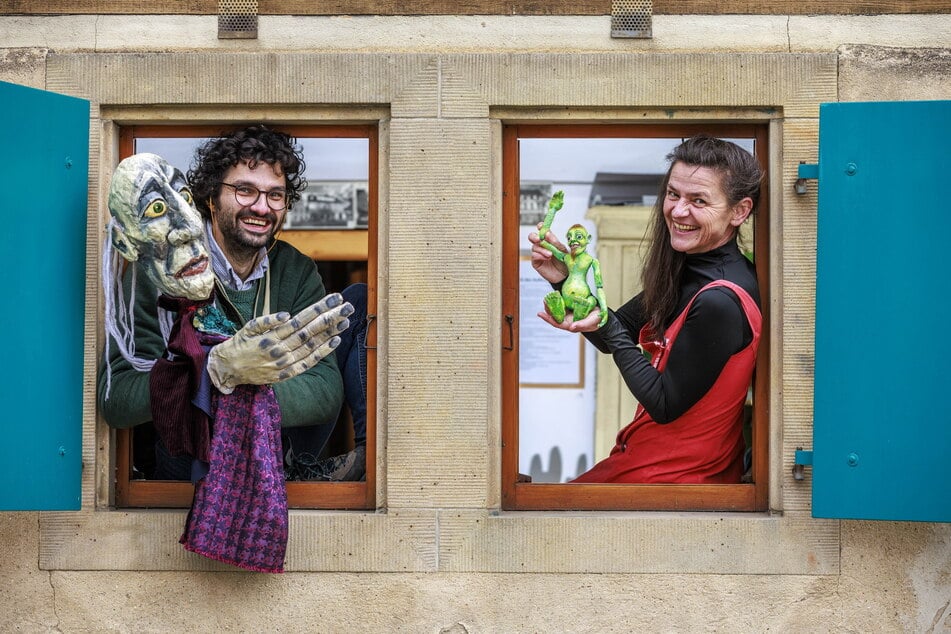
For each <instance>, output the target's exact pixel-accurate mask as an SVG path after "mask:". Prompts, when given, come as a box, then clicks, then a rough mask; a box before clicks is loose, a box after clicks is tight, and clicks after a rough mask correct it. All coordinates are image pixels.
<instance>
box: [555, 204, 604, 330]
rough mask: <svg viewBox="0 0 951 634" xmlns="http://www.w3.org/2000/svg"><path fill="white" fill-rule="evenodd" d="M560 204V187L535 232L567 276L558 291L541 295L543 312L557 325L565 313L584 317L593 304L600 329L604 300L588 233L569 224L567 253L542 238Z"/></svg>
mask: <svg viewBox="0 0 951 634" xmlns="http://www.w3.org/2000/svg"><path fill="white" fill-rule="evenodd" d="M564 204H565V192H563V191H561V190H559V191H557V192H555V194H554V195H553V196H552V197H551V200H550V201H549V202H548V213H547V214H545V221H544V222H543V223H542V226H541V228H540V229H539V230H538V235H539V236H541V237H542V238H543V239H542V241H541V245H542V246H543V247H545V248H546V249H548V250H549V251H551V253H552V255H554V256H555V258H557V259H558V261H559V262H563V263H564V264H565V266H566V267H568V277H567V278H565V281H564V282H562V285H561V291H560V292H559V291H552V292H551V293H548V295H546V296H545V311H546V312H547V313H548V314H549V315H551V317H552V319H554V320H555V321H556V322H558V323H559V324H560V323H562V322H563V321H564V320H565V316H566V315H567V314H568V313H569V312H570V313H571V314H572V318H573V319H574V320H576V321H578V320H581V319H584V318H585V317H587V316H588V315H589V314H590V313H591V311H592V310H594V308H595V306H597V307H598V309H599V314H600V315H601V321H600V322H598V327H599V328H600V327H602V326H604V324H606V323H607V321H608V302H607V299H606V298H605V296H604V288H603V286H602V280H601V263H600V262H598V259H597V258H595V257H593V256H591V255H590V254H589V253H588V252H587V249H588V243H589V242H590V241H591V234H590V233H588V230H587V229H585V228H584V227H583V226H581V225H572V226H571V228H570V229H568V235H567V238H568V252H567V253H565V252H564V251H562V250H561V249H559V248H557V247H555V246H554V245H553V244H551V243H550V242H548V241H547V240H545V239H544V237H545V236H546V235H548V231H549V230H550V229H551V223H552V222H553V221H554V220H555V214H556V213H558V211H559V210H561V208H562V207H563V206H564ZM589 270H593V271H594V284H595V293H592V292H591V287H590V286H589V285H588V271H589Z"/></svg>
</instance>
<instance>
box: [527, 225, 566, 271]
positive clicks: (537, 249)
mask: <svg viewBox="0 0 951 634" xmlns="http://www.w3.org/2000/svg"><path fill="white" fill-rule="evenodd" d="M539 228H540V227H539ZM528 241H529V242H531V243H532V267H534V269H535V270H536V271H538V274H539V275H541V276H542V277H543V278H544V279H546V280H548V282H550V283H551V284H557V283H558V282H562V281H564V279H565V278H566V277H568V267H567V266H565V263H564V262H562V261H560V260H559V259H558V258H556V257H555V254H554V253H552V252H551V251H549V250H548V249H546V248H545V247H544V246H542V244H541V241H542V238H541V237H539V235H538V234H537V233H530V234H528ZM545 241H546V242H548V243H549V244H551V245H552V246H553V247H555V248H556V249H559V250H560V251H561V252H563V253H568V249H567V247H565V245H564V244H562V243H561V242H560V241H559V240H558V238H556V237H555V234H554V233H552V232H551V231H549V232H548V235H547V236H545Z"/></svg>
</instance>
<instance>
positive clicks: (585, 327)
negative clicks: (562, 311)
mask: <svg viewBox="0 0 951 634" xmlns="http://www.w3.org/2000/svg"><path fill="white" fill-rule="evenodd" d="M538 316H539V317H541V318H542V319H543V320H544V321H546V322H548V323H549V324H551V325H552V326H554V327H555V328H558V329H560V330H567V331H568V332H594V331H595V330H597V329H598V328H599V327H600V321H601V315H600V313H598V311H596V310H593V311H591V313H590V314H589V315H588V316H587V317H585V318H584V319H581V320H578V321H575V320H574V317H573V316H572V314H571V313H570V312H569V313H568V314H567V315H565V320H564V321H563V322H561V323H560V324H559V323H558V322H557V321H555V320H554V319H552V316H551V315H549V314H548V313H546V312H545V311H542V312H540V313H538Z"/></svg>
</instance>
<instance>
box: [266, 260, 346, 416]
mask: <svg viewBox="0 0 951 634" xmlns="http://www.w3.org/2000/svg"><path fill="white" fill-rule="evenodd" d="M278 244H279V245H280V246H281V247H284V248H282V249H281V250H277V251H276V252H274V253H273V256H274V257H273V258H272V262H271V264H272V269H271V273H272V279H271V284H272V288H271V292H272V293H276V297H277V304H276V306H275V307H274V308H275V312H277V311H281V310H286V311H287V312H289V313H291V314H292V315H296V314H297V313H298V312H300V311H301V310H303V309H304V308H306V307H308V306H310V305H311V304H313V303H314V302H317V301H320V300H321V299H323V297H324V296H325V295H326V294H327V291H326V290H325V288H324V283H323V280H322V279H321V277H320V273H318V271H317V265H316V264H315V263H314V261H313V260H311V259H310V258H308V257H306V256H304V255H303V254H301V253H300V252H298V251H297V250H296V249H293V248H292V247H290V245H286V244H284V243H280V242H279V243H278ZM273 387H274V394H275V396H277V402H278V404H279V405H280V407H281V424H282V425H283V426H284V427H301V426H304V425H324V424H328V423H334V422H336V420H337V416H338V415H339V414H340V408H341V406H342V405H343V379H342V378H341V376H340V370H339V369H338V368H337V360H336V358H335V355H333V354H331V355H329V356H327V357H324V358H323V359H321V360H320V362H319V363H318V364H317V365H315V366H314V367H313V368H311V369H310V370H308V371H306V372H304V373H303V374H300V375H298V376H296V377H294V378H293V379H288V380H287V381H282V382H280V383H275V384H274V386H273Z"/></svg>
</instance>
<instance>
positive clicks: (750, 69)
mask: <svg viewBox="0 0 951 634" xmlns="http://www.w3.org/2000/svg"><path fill="white" fill-rule="evenodd" d="M259 31H260V37H259V40H251V41H241V40H236V41H218V40H217V39H216V24H215V22H214V18H212V17H167V16H149V17H148V18H146V19H140V18H137V17H135V16H124V17H123V16H62V17H28V18H18V17H9V16H7V17H4V16H0V42H2V43H3V44H2V45H3V46H4V47H6V48H3V49H0V79H2V80H5V81H12V82H16V83H22V84H26V85H31V86H35V87H40V88H46V89H49V90H56V91H58V92H66V93H68V94H74V95H77V96H81V97H84V98H87V99H90V101H91V102H92V104H93V111H92V117H93V121H92V122H91V123H92V125H91V131H92V141H91V146H92V148H93V153H92V157H93V158H92V161H91V162H92V165H91V168H90V174H91V184H92V187H91V194H90V214H89V218H90V219H89V223H90V224H89V228H90V232H89V233H90V242H89V245H88V250H89V253H90V259H89V265H88V270H87V280H88V281H89V283H91V286H88V287H89V288H93V289H94V288H96V287H97V286H96V285H97V284H98V268H97V262H98V260H97V258H96V256H95V254H96V253H97V249H98V243H99V238H100V231H101V227H102V224H103V216H102V214H103V213H104V210H103V209H102V205H101V203H100V202H99V201H100V200H101V198H102V196H101V195H102V192H103V191H104V187H105V184H104V183H103V182H102V174H107V173H108V170H109V169H110V166H111V165H114V161H115V157H114V155H113V149H112V148H113V147H114V141H115V138H114V135H115V130H116V127H115V125H116V124H115V122H116V121H120V120H121V121H123V122H128V121H136V120H149V121H152V120H157V119H163V120H168V119H169V117H171V118H172V119H174V120H180V121H183V122H187V121H191V120H199V119H202V118H204V117H207V116H208V113H210V112H211V113H215V115H214V116H216V117H220V118H224V119H237V120H240V119H242V118H245V117H247V116H248V113H249V112H251V113H255V112H257V113H260V112H262V111H264V112H266V111H267V109H266V108H267V107H270V108H272V112H273V111H275V110H278V111H279V112H280V117H281V118H282V120H287V121H306V120H308V119H309V118H312V117H314V116H315V115H314V110H313V108H314V104H321V108H322V110H321V113H322V116H326V113H327V109H328V108H329V110H330V112H332V113H333V114H332V116H335V117H338V118H348V117H356V118H366V117H376V118H377V120H378V121H379V122H380V125H381V148H382V151H383V152H384V153H385V156H386V160H383V159H382V156H383V155H381V165H386V166H387V167H385V168H384V170H383V172H384V174H383V175H382V176H381V181H382V183H381V190H382V191H381V201H380V206H381V209H380V210H381V218H382V219H385V220H381V227H380V253H381V261H380V280H381V283H380V292H381V316H382V318H381V323H385V324H386V325H385V331H383V332H381V351H380V354H381V356H382V357H384V358H385V359H386V363H385V364H381V366H382V365H385V368H384V369H381V371H380V376H379V377H378V378H379V386H380V402H381V404H382V405H381V408H382V411H381V412H380V414H381V417H380V418H381V421H384V423H382V424H381V425H380V428H379V429H378V443H379V445H378V446H380V447H381V451H380V458H379V465H378V467H379V469H378V471H379V473H380V474H381V477H380V479H379V483H378V492H377V493H378V494H377V499H378V500H379V501H380V503H381V509H380V511H379V512H367V513H354V512H350V513H334V512H303V511H297V512H293V513H292V524H291V531H292V541H291V544H290V546H291V549H290V552H289V556H288V569H289V571H290V572H288V573H286V574H284V575H280V576H267V575H256V574H248V573H243V572H234V571H231V570H226V569H225V568H224V567H215V566H213V565H211V564H208V563H207V562H205V561H203V560H199V559H197V558H194V557H188V556H186V554H185V553H183V551H182V550H181V548H180V547H179V546H178V544H177V537H178V531H180V528H181V525H182V520H183V513H182V512H179V511H115V510H111V509H110V508H109V486H108V482H107V481H106V476H105V475H104V474H107V473H108V472H109V471H108V468H107V466H108V465H109V460H110V456H109V450H108V430H107V429H106V428H105V427H104V426H103V425H102V424H101V422H99V421H97V419H96V415H95V411H94V409H95V408H94V406H93V405H92V403H93V401H94V399H93V398H92V396H91V395H89V396H88V397H87V398H88V401H87V404H86V414H85V416H84V437H83V442H84V450H83V451H84V455H83V459H84V463H85V464H86V465H94V466H95V468H87V469H86V470H85V471H84V476H83V478H84V480H83V510H82V511H80V512H78V513H70V514H67V513H62V514H60V513H6V514H0V537H2V539H0V555H2V558H0V559H2V561H3V562H4V563H3V564H0V588H3V590H2V591H0V615H2V616H0V629H3V630H5V631H9V630H12V631H44V630H60V631H68V632H74V631H122V632H125V631H128V632H138V631H184V630H197V631H206V630H207V631H211V630H236V631H259V630H281V631H296V630H304V629H312V630H316V631H397V630H403V631H434V632H435V631H446V632H465V631H472V632H476V631H556V632H561V631H599V632H600V631H619V632H627V631H670V630H712V631H718V630H735V631H766V630H779V631H816V630H818V631H837V630H843V629H846V630H852V631H943V630H948V629H951V608H949V603H951V548H949V539H951V529H949V526H948V525H946V524H917V523H898V522H858V521H830V520H814V519H812V518H811V517H810V513H809V510H810V502H809V495H808V488H807V487H804V486H803V485H802V484H797V483H795V482H793V481H792V479H791V477H790V476H789V466H790V464H789V463H790V461H791V457H792V456H791V450H792V449H793V448H794V447H795V445H796V443H797V442H800V444H801V439H803V438H806V439H808V438H809V433H810V430H811V420H810V414H811V410H810V407H811V385H812V384H811V375H810V371H809V366H808V364H802V363H797V360H799V359H802V358H804V357H805V358H807V357H808V355H809V349H810V345H811V338H812V334H811V331H810V319H811V314H812V310H813V308H812V307H813V303H812V302H813V299H812V298H813V297H814V295H813V293H814V289H813V288H812V287H811V286H810V285H808V284H805V285H804V284H802V280H803V279H807V280H808V279H814V245H815V197H814V195H812V196H809V195H807V196H799V197H797V196H795V195H793V194H792V193H791V187H789V186H788V185H789V184H790V183H791V182H792V180H794V179H795V176H794V174H795V169H796V165H798V163H799V161H807V162H814V161H815V159H816V154H815V152H816V138H817V116H818V115H817V109H818V104H819V103H820V102H823V101H836V100H841V101H853V100H856V101H857V100H902V99H948V98H951V72H949V71H951V55H949V53H948V50H947V42H949V41H951V38H949V35H951V16H948V15H931V16H857V17H843V16H825V17H803V16H720V17H714V16H655V18H654V38H653V40H648V41H637V40H626V41H625V40H611V39H610V38H609V37H608V34H609V24H608V19H607V18H606V17H605V18H599V17H585V18H575V17H572V18H565V17H561V18H544V17H539V18H529V17H518V18H515V17H512V18H509V17H502V16H495V17H478V16H476V17H428V18H423V17H417V18H346V17H339V18H291V17H286V18H262V20H261V25H260V29H259ZM235 69H237V70H238V71H240V72H242V73H250V75H251V76H255V77H259V78H261V81H260V82H259V83H258V84H256V85H255V87H254V89H253V90H250V89H243V88H241V87H235V85H234V83H233V82H229V81H228V77H229V76H230V74H231V73H233V72H234V71H235ZM710 77H717V78H719V79H720V81H717V82H714V81H705V78H710ZM142 78H149V81H148V82H143V81H142ZM173 78H175V79H178V80H181V79H183V78H184V80H185V81H178V82H173V81H171V80H172V79H173ZM546 78H549V79H550V78H555V79H557V82H553V81H546ZM698 78H699V80H698ZM169 86H185V87H186V88H181V87H179V88H175V89H167V87H169ZM671 86H675V87H676V90H675V91H671V90H670V88H669V87H671ZM155 87H163V88H165V89H163V90H162V92H161V97H160V98H157V97H156V96H155V95H156V90H155ZM269 104H276V105H273V106H269ZM262 105H263V106H265V109H264V110H261V109H260V106H262ZM553 105H561V106H562V107H561V108H560V110H561V114H552V110H551V106H553ZM701 107H702V108H703V114H702V116H703V117H705V118H707V119H711V118H712V119H713V120H716V119H718V118H726V117H736V116H742V117H748V118H757V117H758V118H760V120H763V121H767V122H769V123H770V125H771V134H774V135H775V138H776V139H777V141H778V143H779V146H780V150H778V151H777V152H776V157H775V160H776V161H780V163H777V165H781V168H780V169H775V170H774V172H775V174H774V175H773V176H771V178H773V179H775V182H772V181H771V187H770V190H771V192H773V196H774V201H773V205H774V208H777V209H779V210H780V213H779V214H777V215H776V217H777V218H779V220H778V222H779V223H781V224H778V225H777V226H776V227H774V228H773V230H774V231H776V232H777V235H778V234H780V233H781V234H782V235H783V236H784V239H783V252H782V257H781V258H776V260H777V262H776V264H775V266H776V271H775V275H774V276H773V277H774V278H775V279H776V280H777V287H776V288H774V290H773V292H774V293H775V294H776V296H778V297H779V301H778V306H777V307H776V308H775V309H774V310H775V313H774V315H773V317H774V319H773V322H774V329H775V332H774V336H773V337H772V341H773V346H774V349H775V354H774V358H776V359H779V361H778V362H777V364H776V365H777V369H776V388H775V394H774V395H773V396H772V399H773V401H774V403H775V405H776V406H775V407H774V411H776V412H777V414H776V415H775V417H774V420H775V430H774V433H775V442H773V443H771V444H772V445H773V446H774V452H775V453H774V455H773V456H771V464H772V471H771V487H770V489H771V492H772V493H771V499H770V508H771V509H772V510H773V512H772V513H769V514H763V515H761V516H756V517H749V516H744V515H724V514H672V513H587V514H583V513H582V514H579V513H529V514H518V513H499V512H498V505H499V500H498V496H499V479H500V476H499V473H498V466H497V465H498V463H499V460H498V457H499V454H498V451H499V450H498V449H497V446H498V434H499V425H500V421H499V407H498V381H497V379H496V377H497V375H498V368H499V359H498V353H497V352H493V351H497V350H498V349H499V347H500V346H499V345H498V344H499V336H500V335H499V331H498V326H497V324H496V323H495V317H494V316H495V315H498V313H499V311H498V309H497V308H498V301H499V299H498V295H499V293H498V292H497V288H498V284H499V271H498V270H497V267H495V266H494V265H492V264H491V263H492V262H496V261H497V260H498V257H497V256H498V249H499V247H498V243H499V241H498V235H497V234H498V231H499V224H500V223H499V213H500V212H499V208H500V203H499V200H498V196H499V194H498V191H499V186H498V178H499V161H500V153H499V152H500V150H499V131H500V125H501V124H500V122H501V121H503V120H506V117H512V116H514V113H518V115H519V116H529V117H531V116H540V115H533V114H532V113H533V109H542V108H544V109H546V114H545V115H544V117H546V118H547V119H554V120H559V119H560V118H563V119H570V118H575V119H578V118H592V117H602V118H610V119H612V120H614V119H617V120H625V119H637V120H643V119H644V118H645V117H647V118H648V119H650V118H656V119H658V120H661V119H662V118H664V117H669V116H671V114H670V113H671V112H672V113H673V116H675V117H682V118H685V119H689V118H691V117H697V116H701V115H698V114H696V110H697V109H698V108H701ZM384 211H385V213H384ZM447 223H448V224H449V226H453V227H455V228H456V231H454V232H453V234H452V235H447V234H446V232H445V231H444V229H443V227H445V226H447ZM420 227H423V229H422V230H420ZM460 236H462V237H464V238H465V239H472V240H474V241H476V242H479V243H485V244H489V245H492V246H490V247H489V255H490V256H493V257H490V258H489V259H487V260H484V261H480V262H471V261H470V262H465V263H463V262H459V261H457V260H456V259H455V258H454V257H453V256H452V252H453V251H454V248H453V247H456V246H458V245H456V244H455V242H454V241H455V240H458V239H460V238H459V237H460ZM426 243H434V244H444V245H445V246H446V250H445V252H439V253H437V254H436V255H435V256H434V257H435V261H431V262H429V263H426V264H425V266H424V265H423V263H421V262H419V260H418V259H416V258H414V257H412V256H413V255H414V254H416V253H418V252H419V250H420V249H421V248H422V247H423V246H424V245H425V244H426ZM433 266H435V267H436V269H437V270H439V271H441V276H433V275H432V274H431V270H432V268H433ZM473 266H475V269H473ZM473 271H475V272H476V273H477V275H473ZM485 280H488V283H486V282H485ZM794 281H795V282H796V283H793V282H794ZM410 294H412V295H413V296H414V297H415V298H417V299H416V301H417V302H418V305H425V306H427V307H428V308H429V309H428V310H426V311H420V310H418V309H416V308H414V307H413V306H412V305H409V304H407V303H404V302H401V301H400V300H401V299H402V298H403V297H404V296H408V295H410ZM91 303H92V304H94V303H93V302H91ZM447 319H455V320H457V321H460V322H461V323H465V324H466V327H465V328H460V329H459V333H458V334H459V336H460V339H459V340H458V342H457V343H454V344H452V345H451V346H449V348H448V349H443V348H441V347H439V346H436V345H432V346H425V345H424V346H422V347H421V346H420V345H419V341H420V340H423V341H425V340H426V339H427V337H431V338H432V337H437V336H438V334H439V333H440V332H441V328H442V324H443V323H445V321H446V320H447ZM98 320H99V315H98V310H97V309H96V307H95V306H91V307H90V310H89V312H88V314H87V333H88V336H87V340H88V342H89V343H88V346H89V347H90V354H88V355H87V356H88V358H89V359H92V360H93V361H91V362H90V364H89V367H88V368H87V378H88V377H90V376H92V375H93V374H94V372H95V361H94V359H95V358H96V357H97V356H98V355H97V354H96V350H97V346H98V341H99V339H98V337H99V336H100V335H99V334H98V333H99V323H98ZM784 323H788V324H796V325H797V328H795V329H789V330H788V331H784V330H783V327H782V326H783V324H784ZM487 342H488V345H486V344H487ZM418 355H421V356H422V359H423V363H422V364H417V359H416V357H417V356H418ZM420 367H422V370H420V369H419V368H420ZM434 385H435V386H438V388H439V389H437V390H433V389H432V386H434ZM421 400H423V401H424V402H426V403H427V407H426V408H424V410H423V411H421V408H419V405H418V404H419V403H420V402H421ZM382 448H385V449H382Z"/></svg>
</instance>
